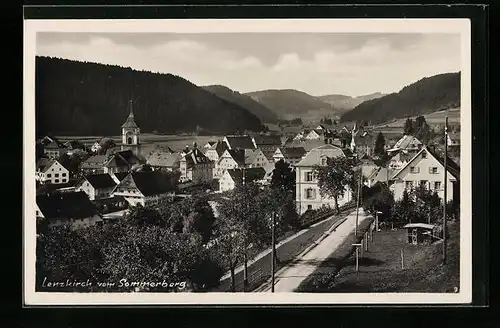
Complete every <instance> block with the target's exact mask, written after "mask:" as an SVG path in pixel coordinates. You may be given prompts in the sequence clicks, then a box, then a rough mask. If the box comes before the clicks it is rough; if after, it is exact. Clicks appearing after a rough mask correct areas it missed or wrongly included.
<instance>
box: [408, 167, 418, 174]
mask: <svg viewBox="0 0 500 328" xmlns="http://www.w3.org/2000/svg"><path fill="white" fill-rule="evenodd" d="M419 172H420V168H419V167H416V166H412V167H410V173H419Z"/></svg>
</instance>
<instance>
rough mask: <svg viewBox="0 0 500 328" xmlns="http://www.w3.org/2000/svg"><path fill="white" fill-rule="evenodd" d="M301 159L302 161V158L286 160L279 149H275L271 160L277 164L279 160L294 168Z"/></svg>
mask: <svg viewBox="0 0 500 328" xmlns="http://www.w3.org/2000/svg"><path fill="white" fill-rule="evenodd" d="M301 159H302V157H287V158H286V157H285V156H284V155H283V152H282V151H281V149H280V148H278V149H276V151H275V152H274V154H273V160H274V162H275V163H277V162H279V161H280V160H283V161H284V162H285V163H288V164H290V165H292V166H295V165H297V164H298V163H299V162H300V160H301Z"/></svg>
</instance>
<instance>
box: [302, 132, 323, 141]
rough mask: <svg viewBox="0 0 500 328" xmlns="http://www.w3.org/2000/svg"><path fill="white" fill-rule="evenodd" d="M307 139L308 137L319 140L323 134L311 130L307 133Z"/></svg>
mask: <svg viewBox="0 0 500 328" xmlns="http://www.w3.org/2000/svg"><path fill="white" fill-rule="evenodd" d="M305 139H307V140H319V139H321V136H320V135H319V134H318V133H317V132H316V131H314V130H312V131H311V132H309V133H308V134H307V135H306V137H305Z"/></svg>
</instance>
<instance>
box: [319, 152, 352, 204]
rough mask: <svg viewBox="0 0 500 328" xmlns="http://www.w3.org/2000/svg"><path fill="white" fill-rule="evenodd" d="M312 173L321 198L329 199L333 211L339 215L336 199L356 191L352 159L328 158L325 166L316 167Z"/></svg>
mask: <svg viewBox="0 0 500 328" xmlns="http://www.w3.org/2000/svg"><path fill="white" fill-rule="evenodd" d="M314 173H315V175H316V177H317V179H318V186H319V192H320V194H321V196H323V197H331V198H333V200H334V202H335V209H336V210H337V213H340V208H339V203H338V199H339V197H343V196H344V195H345V193H346V192H347V191H348V190H349V189H350V190H356V187H355V186H356V175H355V171H354V163H353V161H352V159H349V158H345V157H329V158H327V161H326V165H325V166H321V165H316V166H315V167H314Z"/></svg>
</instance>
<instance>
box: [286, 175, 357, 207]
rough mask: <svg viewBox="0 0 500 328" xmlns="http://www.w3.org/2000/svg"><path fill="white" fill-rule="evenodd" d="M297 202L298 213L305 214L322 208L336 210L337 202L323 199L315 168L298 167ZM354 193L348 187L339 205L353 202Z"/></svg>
mask: <svg viewBox="0 0 500 328" xmlns="http://www.w3.org/2000/svg"><path fill="white" fill-rule="evenodd" d="M295 179H296V181H297V182H296V185H295V186H296V190H295V192H296V201H297V207H298V208H297V212H298V213H299V214H303V213H304V212H305V211H307V210H308V209H318V208H321V207H322V206H328V207H331V208H335V200H334V198H330V197H322V196H321V194H320V190H319V187H318V180H317V179H316V177H315V176H314V172H313V167H312V166H310V167H300V166H298V167H296V169H295ZM351 199H352V192H351V190H350V189H349V188H348V187H346V192H345V194H344V196H343V197H339V198H338V199H337V201H338V205H339V206H342V205H344V204H345V203H347V202H349V201H351Z"/></svg>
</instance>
